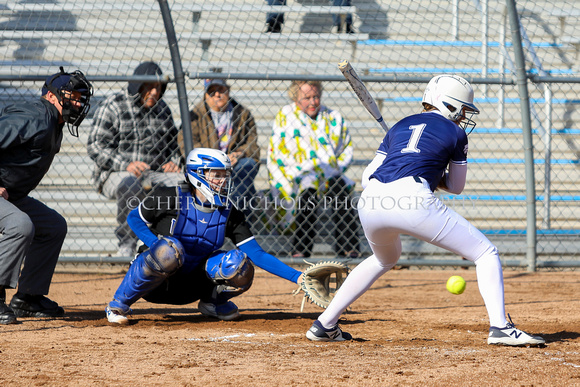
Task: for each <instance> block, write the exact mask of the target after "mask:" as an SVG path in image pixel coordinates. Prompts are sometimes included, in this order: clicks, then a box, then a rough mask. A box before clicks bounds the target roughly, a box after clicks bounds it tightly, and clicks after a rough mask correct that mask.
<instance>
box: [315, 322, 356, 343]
mask: <svg viewBox="0 0 580 387" xmlns="http://www.w3.org/2000/svg"><path fill="white" fill-rule="evenodd" d="M306 337H307V338H308V340H312V341H348V340H352V336H351V334H350V333H347V332H343V331H342V330H341V329H340V328H339V326H338V324H336V325H335V326H333V327H332V328H330V329H326V328H324V327H323V326H322V324H321V323H320V321H318V320H316V321H314V323H313V324H312V326H311V327H310V329H309V330H308V332H306Z"/></svg>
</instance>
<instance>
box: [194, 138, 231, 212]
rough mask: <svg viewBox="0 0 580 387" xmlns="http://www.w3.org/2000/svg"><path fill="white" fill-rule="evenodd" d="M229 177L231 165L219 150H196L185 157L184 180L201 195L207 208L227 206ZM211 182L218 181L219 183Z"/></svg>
mask: <svg viewBox="0 0 580 387" xmlns="http://www.w3.org/2000/svg"><path fill="white" fill-rule="evenodd" d="M219 171H224V172H223V173H220V172H219ZM216 173H217V174H216ZM231 175H232V163H231V162H230V159H229V157H228V155H226V154H225V153H224V152H222V151H220V150H217V149H210V148H196V149H194V150H192V151H191V152H189V155H187V161H186V163H185V179H186V180H187V181H188V182H189V183H190V184H191V185H192V186H193V187H194V188H195V189H198V190H199V191H200V192H201V193H202V195H203V196H204V197H205V198H206V199H207V203H206V204H207V205H208V206H209V207H212V208H217V207H225V206H226V205H227V203H228V199H229V196H230V191H231V188H232V187H231V182H232V179H231ZM213 180H219V183H216V182H215V181H213Z"/></svg>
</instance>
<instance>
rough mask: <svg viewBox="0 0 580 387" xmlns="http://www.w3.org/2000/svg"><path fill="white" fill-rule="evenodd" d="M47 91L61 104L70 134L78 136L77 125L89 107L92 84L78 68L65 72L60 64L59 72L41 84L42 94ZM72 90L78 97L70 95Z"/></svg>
mask: <svg viewBox="0 0 580 387" xmlns="http://www.w3.org/2000/svg"><path fill="white" fill-rule="evenodd" d="M49 91H50V92H51V93H52V94H54V95H55V96H56V98H57V99H58V101H59V102H60V104H61V105H62V118H63V120H64V122H66V123H67V125H68V130H69V132H70V134H71V135H73V136H74V137H78V136H79V129H78V126H79V125H80V124H81V122H83V120H84V119H85V117H86V116H87V114H88V113H89V109H90V108H91V104H90V101H91V96H92V95H93V86H92V85H91V83H90V82H89V81H88V80H87V78H86V77H85V75H84V74H83V73H82V72H80V71H79V70H76V71H73V72H72V73H67V72H65V71H64V68H63V67H62V66H61V67H60V72H58V73H56V74H54V75H52V76H51V77H49V78H48V79H47V80H46V82H45V83H44V85H43V86H42V95H46V93H47V92H49ZM73 92H78V93H79V94H80V98H78V99H77V98H75V96H73V95H72V93H73ZM78 104H80V106H78Z"/></svg>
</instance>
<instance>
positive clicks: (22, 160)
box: [0, 98, 64, 201]
mask: <svg viewBox="0 0 580 387" xmlns="http://www.w3.org/2000/svg"><path fill="white" fill-rule="evenodd" d="M63 126H64V123H59V112H58V110H57V109H56V107H55V106H54V105H53V104H51V103H50V102H48V101H46V100H45V99H44V98H41V99H40V100H36V101H30V102H27V103H21V104H17V105H10V106H6V107H5V108H3V109H2V110H0V187H4V188H6V190H7V191H8V195H9V198H8V200H10V201H16V200H18V199H21V198H23V197H25V196H27V195H28V193H29V192H30V191H32V190H33V189H34V188H36V186H37V185H38V183H40V180H42V178H43V177H44V175H45V174H46V172H47V171H48V169H49V168H50V164H52V160H53V159H54V155H55V154H57V153H58V151H59V150H60V144H61V142H62V129H63Z"/></svg>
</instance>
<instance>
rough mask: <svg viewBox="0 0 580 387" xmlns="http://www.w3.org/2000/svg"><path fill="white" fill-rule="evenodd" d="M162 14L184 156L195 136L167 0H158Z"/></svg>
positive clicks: (190, 147)
mask: <svg viewBox="0 0 580 387" xmlns="http://www.w3.org/2000/svg"><path fill="white" fill-rule="evenodd" d="M158 1H159V8H160V9H161V15H162V16H163V24H164V25H165V33H166V34H167V43H168V44H169V52H170V53H171V62H172V63H173V74H174V76H175V84H176V85H177V98H178V100H179V111H180V113H181V130H182V131H183V142H184V147H185V154H184V155H183V156H184V157H187V154H188V153H189V152H190V151H191V150H192V149H193V138H192V137H191V121H190V120H189V105H188V103H187V91H186V89H185V74H184V73H183V67H182V66H181V56H180V54H179V47H178V45H177V37H176V36H175V27H174V26H173V20H172V19H171V11H170V10H169V5H168V4H167V0H158Z"/></svg>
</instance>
